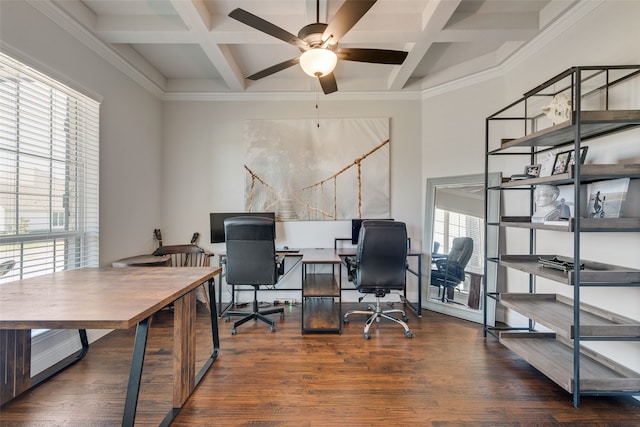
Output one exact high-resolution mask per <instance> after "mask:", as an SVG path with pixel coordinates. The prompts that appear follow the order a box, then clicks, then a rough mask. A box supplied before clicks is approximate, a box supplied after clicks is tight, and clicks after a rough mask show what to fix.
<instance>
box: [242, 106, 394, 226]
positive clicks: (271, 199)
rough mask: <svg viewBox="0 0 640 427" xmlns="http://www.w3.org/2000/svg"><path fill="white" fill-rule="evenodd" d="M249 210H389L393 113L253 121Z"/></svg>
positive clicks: (315, 215)
mask: <svg viewBox="0 0 640 427" xmlns="http://www.w3.org/2000/svg"><path fill="white" fill-rule="evenodd" d="M244 140H245V176H246V187H245V210H246V211H250V212H260V211H268V212H276V218H277V219H278V220H279V221H332V220H343V219H351V218H388V217H389V215H390V214H389V119H388V118H363V119H323V120H322V121H321V122H320V125H319V126H318V122H317V121H316V120H313V119H308V120H306V119H302V120H293V119H292V120H247V121H245V123H244Z"/></svg>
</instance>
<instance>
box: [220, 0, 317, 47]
mask: <svg viewBox="0 0 640 427" xmlns="http://www.w3.org/2000/svg"><path fill="white" fill-rule="evenodd" d="M229 16H230V17H231V18H233V19H235V20H237V21H240V22H242V23H243V24H245V25H248V26H250V27H253V28H255V29H256V30H259V31H262V32H263V33H266V34H269V35H270V36H273V37H275V38H277V39H280V40H282V41H285V42H287V43H290V44H292V45H294V46H296V47H299V48H300V49H303V50H307V49H309V45H308V44H307V43H306V42H305V41H304V40H302V39H300V38H298V36H295V35H293V34H291V33H290V32H288V31H286V30H283V29H282V28H280V27H278V26H277V25H274V24H272V23H271V22H269V21H265V20H264V19H262V18H260V17H258V16H256V15H254V14H252V13H249V12H247V11H246V10H243V9H240V8H237V9H233V10H232V11H231V12H230V13H229Z"/></svg>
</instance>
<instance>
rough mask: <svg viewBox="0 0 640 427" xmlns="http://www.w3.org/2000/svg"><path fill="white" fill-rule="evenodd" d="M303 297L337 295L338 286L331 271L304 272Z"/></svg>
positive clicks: (338, 291)
mask: <svg viewBox="0 0 640 427" xmlns="http://www.w3.org/2000/svg"><path fill="white" fill-rule="evenodd" d="M302 296H303V297H339V296H340V287H339V286H338V282H337V281H336V278H335V276H334V275H333V273H322V274H306V275H305V276H304V282H303V283H302Z"/></svg>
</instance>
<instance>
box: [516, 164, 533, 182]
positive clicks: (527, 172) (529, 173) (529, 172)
mask: <svg viewBox="0 0 640 427" xmlns="http://www.w3.org/2000/svg"><path fill="white" fill-rule="evenodd" d="M539 176H540V165H529V166H525V167H524V173H521V174H513V175H511V177H510V178H509V179H511V181H518V180H521V179H531V178H537V177H539Z"/></svg>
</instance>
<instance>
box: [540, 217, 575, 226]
mask: <svg viewBox="0 0 640 427" xmlns="http://www.w3.org/2000/svg"><path fill="white" fill-rule="evenodd" d="M542 224H544V225H563V226H566V227H569V220H567V219H558V220H546V221H543V222H542Z"/></svg>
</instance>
